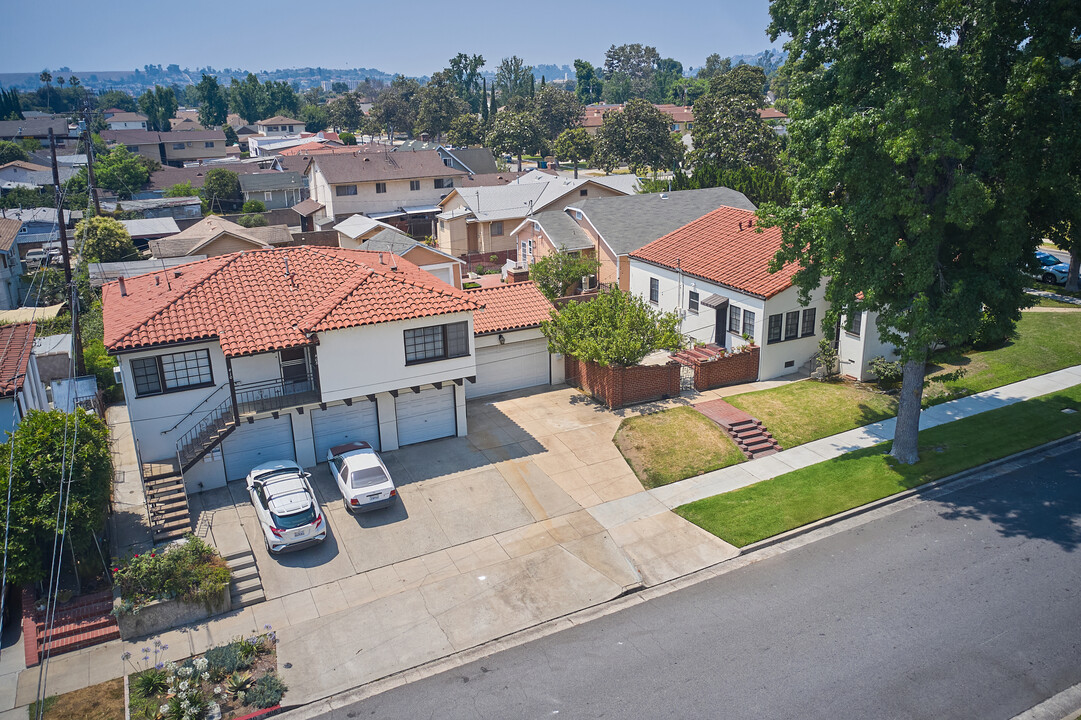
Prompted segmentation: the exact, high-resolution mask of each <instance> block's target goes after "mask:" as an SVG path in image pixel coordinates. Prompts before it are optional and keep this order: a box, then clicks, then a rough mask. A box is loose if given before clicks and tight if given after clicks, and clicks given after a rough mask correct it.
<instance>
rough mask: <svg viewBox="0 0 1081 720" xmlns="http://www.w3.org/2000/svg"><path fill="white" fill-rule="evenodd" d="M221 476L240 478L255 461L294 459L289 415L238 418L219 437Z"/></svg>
mask: <svg viewBox="0 0 1081 720" xmlns="http://www.w3.org/2000/svg"><path fill="white" fill-rule="evenodd" d="M222 452H223V453H224V454H225V476H226V478H228V479H229V480H241V479H243V478H244V477H246V476H247V475H248V471H250V470H251V469H252V468H253V467H255V466H256V465H259V464H260V463H265V462H269V461H271V460H295V459H296V453H295V451H294V449H293V423H292V422H290V420H289V415H282V416H281V417H279V418H278V419H277V420H275V419H274V418H264V419H262V420H256V421H255V422H254V423H248V422H246V421H241V423H240V425H238V426H237V429H236V430H234V431H233V432H232V433H230V434H229V437H227V438H225V440H223V441H222Z"/></svg>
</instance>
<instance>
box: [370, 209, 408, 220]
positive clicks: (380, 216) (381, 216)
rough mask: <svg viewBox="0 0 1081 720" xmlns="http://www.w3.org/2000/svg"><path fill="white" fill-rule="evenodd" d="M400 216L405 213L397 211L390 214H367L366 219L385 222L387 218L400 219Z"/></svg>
mask: <svg viewBox="0 0 1081 720" xmlns="http://www.w3.org/2000/svg"><path fill="white" fill-rule="evenodd" d="M402 215H405V213H404V212H401V211H397V210H395V211H392V212H381V213H368V217H370V218H371V219H372V220H386V219H387V218H392V217H401V216H402Z"/></svg>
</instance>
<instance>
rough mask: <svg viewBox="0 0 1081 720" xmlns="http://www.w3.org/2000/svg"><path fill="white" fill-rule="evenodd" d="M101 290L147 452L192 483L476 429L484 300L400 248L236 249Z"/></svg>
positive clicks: (111, 346)
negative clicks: (333, 451)
mask: <svg viewBox="0 0 1081 720" xmlns="http://www.w3.org/2000/svg"><path fill="white" fill-rule="evenodd" d="M102 305H103V315H104V325H105V346H106V348H107V349H108V351H109V353H110V354H112V355H114V356H116V358H117V361H118V363H119V366H120V374H121V377H122V382H123V386H124V392H125V395H126V397H127V409H128V415H129V417H130V419H131V427H132V432H133V433H134V435H135V442H136V446H137V447H138V448H139V453H140V457H141V459H142V461H143V462H144V463H149V462H162V463H165V464H169V463H172V462H174V461H177V462H178V463H179V465H180V470H181V472H182V473H183V476H184V481H185V484H186V486H187V488H188V491H189V492H194V491H197V490H200V489H209V488H213V487H221V486H223V485H224V484H225V483H226V481H227V480H235V479H240V478H243V477H244V476H245V475H246V474H247V473H248V471H249V470H250V469H251V468H252V467H254V466H255V465H258V464H259V463H263V462H267V461H270V460H277V459H289V460H296V461H297V462H298V463H300V464H301V465H302V466H311V465H315V464H316V463H317V462H320V461H321V460H322V459H323V458H325V457H326V452H327V449H328V448H330V447H333V446H335V445H339V444H341V443H343V442H348V441H354V440H363V441H366V442H368V443H370V444H371V445H372V446H373V447H374V448H377V449H380V450H383V451H387V450H394V449H396V448H398V447H400V446H403V445H410V444H414V443H419V442H424V441H427V440H434V439H437V438H443V437H453V436H464V435H465V434H466V430H467V428H466V413H465V389H464V387H463V386H464V384H465V383H466V382H467V380H468V379H471V378H473V377H474V376H475V375H476V352H475V349H474V341H473V313H474V311H475V310H477V309H478V307H479V304H478V302H477V299H476V298H475V297H474V296H472V295H470V294H468V293H465V292H463V291H461V290H458V289H457V288H454V287H451V286H449V285H447V284H446V283H443V282H441V281H439V280H437V279H435V278H434V277H432V276H431V275H430V274H428V273H426V272H424V271H423V270H421V269H419V268H418V267H417V266H416V265H414V264H413V263H411V262H409V261H408V260H405V259H403V258H400V257H398V256H396V255H393V254H390V253H370V252H363V251H360V250H343V249H340V248H314V247H309V246H302V247H289V248H276V249H263V250H252V251H248V252H242V253H234V254H231V255H223V256H219V257H212V258H208V259H207V260H203V261H201V262H196V263H190V264H187V265H183V266H181V267H178V268H173V269H171V270H168V271H165V272H157V273H150V274H147V275H141V276H138V277H134V278H125V279H121V280H118V281H116V282H114V283H109V284H107V285H105V287H104V288H103V292H102ZM208 429H212V430H213V432H209V433H208V432H207V430H208Z"/></svg>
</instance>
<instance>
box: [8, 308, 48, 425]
mask: <svg viewBox="0 0 1081 720" xmlns="http://www.w3.org/2000/svg"><path fill="white" fill-rule="evenodd" d="M35 329H36V326H35V325H34V324H33V323H21V324H17V325H3V326H0V348H3V350H2V352H0V430H3V431H5V432H14V431H15V428H17V427H19V423H20V422H21V421H22V419H23V418H24V417H26V414H27V413H28V412H30V411H31V410H48V409H49V400H48V398H47V397H46V395H45V386H44V385H42V383H41V376H40V374H39V373H38V365H37V359H36V358H35V357H34V354H33V351H34V331H35ZM5 437H6V436H5Z"/></svg>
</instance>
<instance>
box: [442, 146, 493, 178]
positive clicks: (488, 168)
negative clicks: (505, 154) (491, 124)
mask: <svg viewBox="0 0 1081 720" xmlns="http://www.w3.org/2000/svg"><path fill="white" fill-rule="evenodd" d="M443 152H445V153H447V154H448V155H451V156H452V157H454V158H455V159H456V160H457V161H458V162H460V163H461V164H462V165H465V166H466V168H467V170H468V171H469V172H470V173H472V174H474V175H485V174H487V173H494V172H498V171H499V168H497V167H496V164H495V156H494V155H492V151H491V150H489V149H488V148H443Z"/></svg>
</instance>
